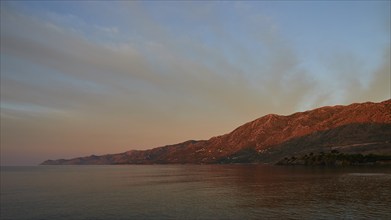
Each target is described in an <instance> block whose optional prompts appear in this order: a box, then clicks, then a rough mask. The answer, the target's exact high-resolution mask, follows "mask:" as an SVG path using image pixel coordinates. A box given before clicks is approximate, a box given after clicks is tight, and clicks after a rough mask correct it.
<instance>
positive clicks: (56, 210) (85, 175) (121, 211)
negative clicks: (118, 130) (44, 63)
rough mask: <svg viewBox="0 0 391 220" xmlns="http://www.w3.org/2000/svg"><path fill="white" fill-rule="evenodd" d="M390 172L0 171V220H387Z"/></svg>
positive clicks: (241, 168)
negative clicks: (277, 219)
mask: <svg viewBox="0 0 391 220" xmlns="http://www.w3.org/2000/svg"><path fill="white" fill-rule="evenodd" d="M390 207H391V169H390V168H376V169H375V168H364V167H359V168H341V169H326V168H308V167H307V168H306V167H276V166H264V165H145V166H144V165H137V166H133V165H129V166H34V167H2V168H1V214H0V216H1V219H18V220H19V219H20V220H23V219H60V220H61V219H67V220H68V219H97V220H98V219H276V218H280V219H391V208H390Z"/></svg>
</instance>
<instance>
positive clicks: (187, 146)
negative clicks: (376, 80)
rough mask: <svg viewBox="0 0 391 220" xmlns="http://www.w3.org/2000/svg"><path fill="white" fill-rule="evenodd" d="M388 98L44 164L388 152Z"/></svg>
mask: <svg viewBox="0 0 391 220" xmlns="http://www.w3.org/2000/svg"><path fill="white" fill-rule="evenodd" d="M390 137H391V100H387V101H384V102H380V103H371V102H367V103H361V104H351V105H348V106H332V107H330V106H328V107H322V108H318V109H314V110H310V111H306V112H298V113H295V114H292V115H288V116H280V115H274V114H270V115H266V116H264V117H261V118H258V119H256V120H254V121H252V122H249V123H246V124H244V125H242V126H240V127H238V128H236V129H235V130H234V131H232V132H231V133H228V134H225V135H221V136H216V137H213V138H211V139H209V140H202V141H186V142H183V143H179V144H174V145H167V146H163V147H158V148H154V149H150V150H144V151H136V150H132V151H127V152H125V153H120V154H110V155H103V156H89V157H81V158H75V159H70V160H64V159H62V160H48V161H45V162H43V164H46V165H56V164H154V163H161V164H164V163H236V162H276V161H277V160H279V159H281V157H284V156H289V155H292V154H297V153H300V152H309V151H322V150H327V149H331V148H333V149H337V148H338V149H342V150H344V151H346V152H349V151H352V152H381V153H388V154H391V143H390Z"/></svg>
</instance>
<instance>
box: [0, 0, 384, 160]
mask: <svg viewBox="0 0 391 220" xmlns="http://www.w3.org/2000/svg"><path fill="white" fill-rule="evenodd" d="M390 11H391V8H390V1H238V2H235V1H226V2H225V1H224V2H223V1H194V2H193V1H183V2H182V1H143V2H141V1H140V2H139V1H1V42H0V43H1V100H0V108H1V161H0V162H1V164H2V165H36V164H39V163H40V162H42V161H44V160H46V159H58V158H72V157H78V156H88V155H91V154H94V155H102V154H107V153H120V152H125V151H128V150H135V149H137V150H142V149H149V148H153V147H158V146H164V145H167V144H175V143H179V142H183V141H186V140H190V139H193V140H200V139H209V138H211V137H213V136H217V135H222V134H225V133H228V132H230V131H232V130H233V129H235V128H236V127H237V126H240V125H242V124H244V123H246V122H248V121H252V120H254V119H256V118H259V117H261V116H264V115H266V114H269V113H273V114H282V115H289V114H292V113H294V112H297V111H305V110H309V109H313V108H317V107H321V106H324V105H340V104H342V105H344V104H350V103H354V102H366V101H372V102H380V101H384V100H386V99H390V96H391V95H390V93H391V89H390V85H391V81H390V26H391V22H390Z"/></svg>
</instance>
